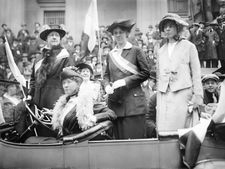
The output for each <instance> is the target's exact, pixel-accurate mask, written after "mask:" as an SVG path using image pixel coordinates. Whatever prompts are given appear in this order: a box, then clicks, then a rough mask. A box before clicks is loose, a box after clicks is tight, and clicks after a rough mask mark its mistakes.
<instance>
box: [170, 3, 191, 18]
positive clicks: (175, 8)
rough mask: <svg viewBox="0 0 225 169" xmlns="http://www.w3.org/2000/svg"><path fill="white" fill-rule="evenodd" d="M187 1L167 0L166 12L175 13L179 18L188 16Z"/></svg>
mask: <svg viewBox="0 0 225 169" xmlns="http://www.w3.org/2000/svg"><path fill="white" fill-rule="evenodd" d="M188 1H189V0H168V12H170V13H177V14H178V15H180V16H184V17H185V16H188V14H189V3H188Z"/></svg>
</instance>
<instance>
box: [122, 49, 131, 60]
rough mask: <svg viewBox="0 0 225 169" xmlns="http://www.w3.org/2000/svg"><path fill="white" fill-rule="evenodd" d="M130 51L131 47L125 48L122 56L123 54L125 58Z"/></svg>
mask: <svg viewBox="0 0 225 169" xmlns="http://www.w3.org/2000/svg"><path fill="white" fill-rule="evenodd" d="M129 52H130V49H123V52H122V54H121V56H122V57H123V58H126V56H127V55H128V53H129ZM127 60H128V59H127Z"/></svg>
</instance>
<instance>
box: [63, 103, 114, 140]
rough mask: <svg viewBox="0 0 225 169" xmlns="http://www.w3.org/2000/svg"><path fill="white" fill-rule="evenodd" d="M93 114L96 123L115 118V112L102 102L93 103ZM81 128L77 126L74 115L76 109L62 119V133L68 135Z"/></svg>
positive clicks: (77, 131) (79, 130)
mask: <svg viewBox="0 0 225 169" xmlns="http://www.w3.org/2000/svg"><path fill="white" fill-rule="evenodd" d="M93 111H94V115H95V117H96V123H100V122H103V121H106V120H111V121H112V120H115V119H116V114H115V113H114V112H113V111H112V110H111V109H109V108H108V107H107V106H106V105H104V104H102V103H97V104H94V107H93ZM80 132H82V130H81V129H80V127H79V124H78V120H77V117H76V111H71V112H69V113H68V114H67V115H66V116H65V118H64V121H63V135H64V136H65V135H69V134H74V133H80Z"/></svg>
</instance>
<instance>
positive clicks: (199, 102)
mask: <svg viewBox="0 0 225 169" xmlns="http://www.w3.org/2000/svg"><path fill="white" fill-rule="evenodd" d="M202 103H203V99H202V96H200V95H193V97H192V99H191V101H190V102H189V104H190V105H192V106H193V109H196V108H198V107H199V106H200V105H202Z"/></svg>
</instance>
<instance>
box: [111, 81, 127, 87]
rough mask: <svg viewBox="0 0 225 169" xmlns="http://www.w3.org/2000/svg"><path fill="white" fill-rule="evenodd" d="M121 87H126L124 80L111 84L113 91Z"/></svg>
mask: <svg viewBox="0 0 225 169" xmlns="http://www.w3.org/2000/svg"><path fill="white" fill-rule="evenodd" d="M123 86H126V81H125V80H124V79H120V80H117V81H115V82H113V85H112V87H113V89H117V88H119V87H123Z"/></svg>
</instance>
